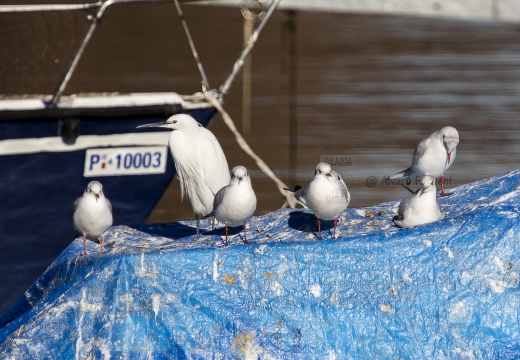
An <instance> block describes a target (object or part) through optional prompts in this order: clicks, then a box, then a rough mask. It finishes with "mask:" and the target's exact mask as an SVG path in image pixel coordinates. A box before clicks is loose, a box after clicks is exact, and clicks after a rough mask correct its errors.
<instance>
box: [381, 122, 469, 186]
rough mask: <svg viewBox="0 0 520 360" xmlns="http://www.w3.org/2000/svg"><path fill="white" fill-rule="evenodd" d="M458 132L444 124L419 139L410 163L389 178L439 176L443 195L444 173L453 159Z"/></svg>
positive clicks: (457, 141)
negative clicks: (407, 166)
mask: <svg viewBox="0 0 520 360" xmlns="http://www.w3.org/2000/svg"><path fill="white" fill-rule="evenodd" d="M458 144H459V133H458V131H457V129H455V128H454V127H452V126H446V127H443V128H442V129H440V130H438V131H436V132H434V133H432V134H431V135H430V136H428V137H427V138H425V139H423V140H421V142H419V144H418V145H417V147H416V148H415V151H414V153H413V156H412V165H411V166H410V167H409V168H408V169H405V170H403V171H401V172H398V173H397V174H395V175H393V176H390V177H389V179H400V178H408V179H413V180H417V179H421V178H422V177H423V176H426V175H430V176H433V177H435V178H440V182H441V189H442V193H441V195H444V194H445V193H444V173H445V172H446V170H448V168H449V167H450V166H451V164H453V161H455V157H456V155H457V145H458Z"/></svg>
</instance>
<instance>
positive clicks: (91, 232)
mask: <svg viewBox="0 0 520 360" xmlns="http://www.w3.org/2000/svg"><path fill="white" fill-rule="evenodd" d="M73 221H74V230H76V231H77V232H79V233H81V234H82V235H83V247H84V251H83V253H84V255H87V248H86V246H87V245H86V242H87V239H89V240H92V241H94V242H98V239H99V244H100V253H101V254H102V253H103V241H104V239H103V233H104V232H105V231H107V230H108V228H110V227H111V226H112V223H113V218H112V204H111V203H110V201H109V200H108V199H107V198H106V197H105V194H104V193H103V185H101V183H100V182H98V181H91V182H90V183H89V184H88V185H87V188H86V189H85V192H84V193H83V195H82V196H80V197H79V198H77V199H76V201H75V202H74V215H73Z"/></svg>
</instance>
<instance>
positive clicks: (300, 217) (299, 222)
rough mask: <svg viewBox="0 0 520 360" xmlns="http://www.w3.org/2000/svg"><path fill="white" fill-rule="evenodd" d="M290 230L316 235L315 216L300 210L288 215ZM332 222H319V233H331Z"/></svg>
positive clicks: (316, 220)
mask: <svg viewBox="0 0 520 360" xmlns="http://www.w3.org/2000/svg"><path fill="white" fill-rule="evenodd" d="M287 224H288V225H289V227H290V228H291V229H294V230H297V231H301V232H306V233H316V234H318V219H317V218H316V216H315V215H313V214H311V213H309V212H306V211H301V210H296V211H293V212H291V213H290V214H289V221H288V223H287ZM333 228H334V220H321V231H322V232H324V231H329V232H332V229H333ZM316 236H317V235H316Z"/></svg>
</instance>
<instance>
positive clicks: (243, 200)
mask: <svg viewBox="0 0 520 360" xmlns="http://www.w3.org/2000/svg"><path fill="white" fill-rule="evenodd" d="M213 204H214V212H213V213H214V215H215V218H216V219H217V220H218V221H219V222H221V223H223V224H224V225H225V226H226V244H227V233H228V226H238V225H242V226H243V229H244V243H247V237H246V220H247V219H249V218H250V217H251V216H252V215H253V213H254V212H255V210H256V196H255V192H254V191H253V187H252V186H251V179H250V177H249V174H248V173H247V169H246V168H245V167H243V166H235V167H234V168H233V170H231V182H230V183H229V185H227V186H224V187H223V188H222V189H220V190H219V191H218V192H217V195H216V196H215V200H214V203H213Z"/></svg>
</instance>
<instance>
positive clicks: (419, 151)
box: [412, 138, 430, 167]
mask: <svg viewBox="0 0 520 360" xmlns="http://www.w3.org/2000/svg"><path fill="white" fill-rule="evenodd" d="M429 144H430V138H426V139H422V140H421V141H420V142H419V144H417V147H416V148H415V150H414V152H413V156H412V167H413V166H414V165H417V163H418V162H419V159H420V158H422V157H423V155H424V153H425V152H426V149H427V148H428V145H429Z"/></svg>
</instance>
